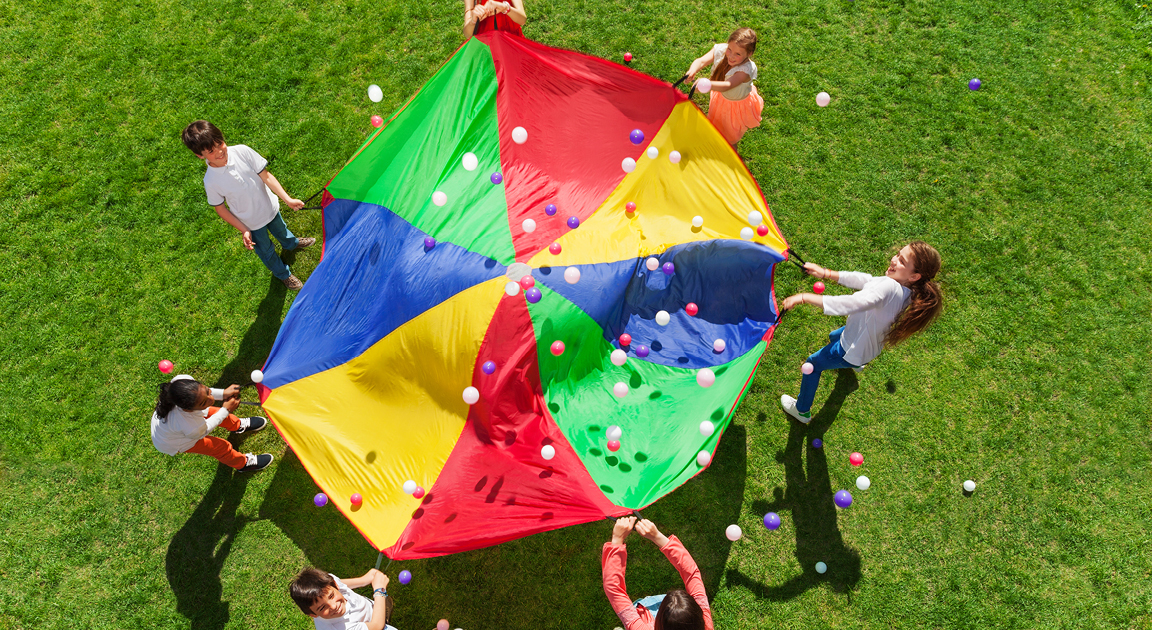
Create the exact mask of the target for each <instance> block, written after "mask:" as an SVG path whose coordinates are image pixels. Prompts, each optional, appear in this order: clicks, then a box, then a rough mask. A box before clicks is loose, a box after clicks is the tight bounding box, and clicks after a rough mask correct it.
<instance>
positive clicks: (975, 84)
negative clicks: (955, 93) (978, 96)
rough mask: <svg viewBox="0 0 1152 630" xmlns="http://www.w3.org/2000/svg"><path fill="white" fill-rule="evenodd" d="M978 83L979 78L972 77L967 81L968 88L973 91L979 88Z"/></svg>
mask: <svg viewBox="0 0 1152 630" xmlns="http://www.w3.org/2000/svg"><path fill="white" fill-rule="evenodd" d="M980 85H981V83H980V79H972V80H971V81H969V82H968V89H969V90H972V91H973V92H975V91H976V90H979V89H980Z"/></svg>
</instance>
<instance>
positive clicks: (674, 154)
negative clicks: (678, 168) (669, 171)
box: [668, 151, 680, 164]
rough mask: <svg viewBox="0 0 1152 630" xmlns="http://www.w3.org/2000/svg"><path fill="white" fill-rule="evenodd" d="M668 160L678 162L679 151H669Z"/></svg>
mask: <svg viewBox="0 0 1152 630" xmlns="http://www.w3.org/2000/svg"><path fill="white" fill-rule="evenodd" d="M668 161H669V162H671V163H673V164H679V163H680V152H679V151H673V152H671V153H669V154H668Z"/></svg>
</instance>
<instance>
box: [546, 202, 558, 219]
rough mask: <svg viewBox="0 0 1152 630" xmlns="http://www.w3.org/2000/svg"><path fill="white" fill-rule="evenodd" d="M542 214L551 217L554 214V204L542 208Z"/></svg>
mask: <svg viewBox="0 0 1152 630" xmlns="http://www.w3.org/2000/svg"><path fill="white" fill-rule="evenodd" d="M544 214H546V215H548V216H552V215H554V214H556V204H554V203H550V204H548V205H546V206H544Z"/></svg>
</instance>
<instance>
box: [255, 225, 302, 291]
mask: <svg viewBox="0 0 1152 630" xmlns="http://www.w3.org/2000/svg"><path fill="white" fill-rule="evenodd" d="M277 220H279V221H280V223H281V224H282V225H283V223H284V220H283V219H281V218H280V215H279V214H277V215H276V218H275V219H272V223H275V222H276V221H277ZM272 223H269V224H268V225H265V226H264V227H262V228H260V229H259V230H252V243H253V246H254V249H255V251H256V255H257V256H259V257H260V261H261V262H263V263H264V266H265V267H267V268H268V271H271V272H272V275H273V276H276V279H277V280H287V279H288V277H289V276H291V275H292V271H291V270H290V269H288V265H285V264H284V261H283V260H280V256H279V255H277V254H276V247H275V246H274V245H272V239H270V238H268V230H269V228H270V227H272ZM285 229H287V226H285ZM277 240H279V239H277ZM280 244H281V245H282V246H284V249H289V248H288V247H287V246H286V245H285V243H284V241H280ZM292 247H296V240H295V237H293V239H292Z"/></svg>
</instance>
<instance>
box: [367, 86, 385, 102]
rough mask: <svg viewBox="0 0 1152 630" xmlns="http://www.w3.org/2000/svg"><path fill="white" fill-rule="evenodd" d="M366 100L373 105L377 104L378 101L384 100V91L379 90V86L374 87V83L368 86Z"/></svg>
mask: <svg viewBox="0 0 1152 630" xmlns="http://www.w3.org/2000/svg"><path fill="white" fill-rule="evenodd" d="M368 100H370V101H372V102H373V103H379V102H380V101H382V100H384V90H381V89H380V86H379V85H376V84H375V83H373V84H372V85H369V86H368Z"/></svg>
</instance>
